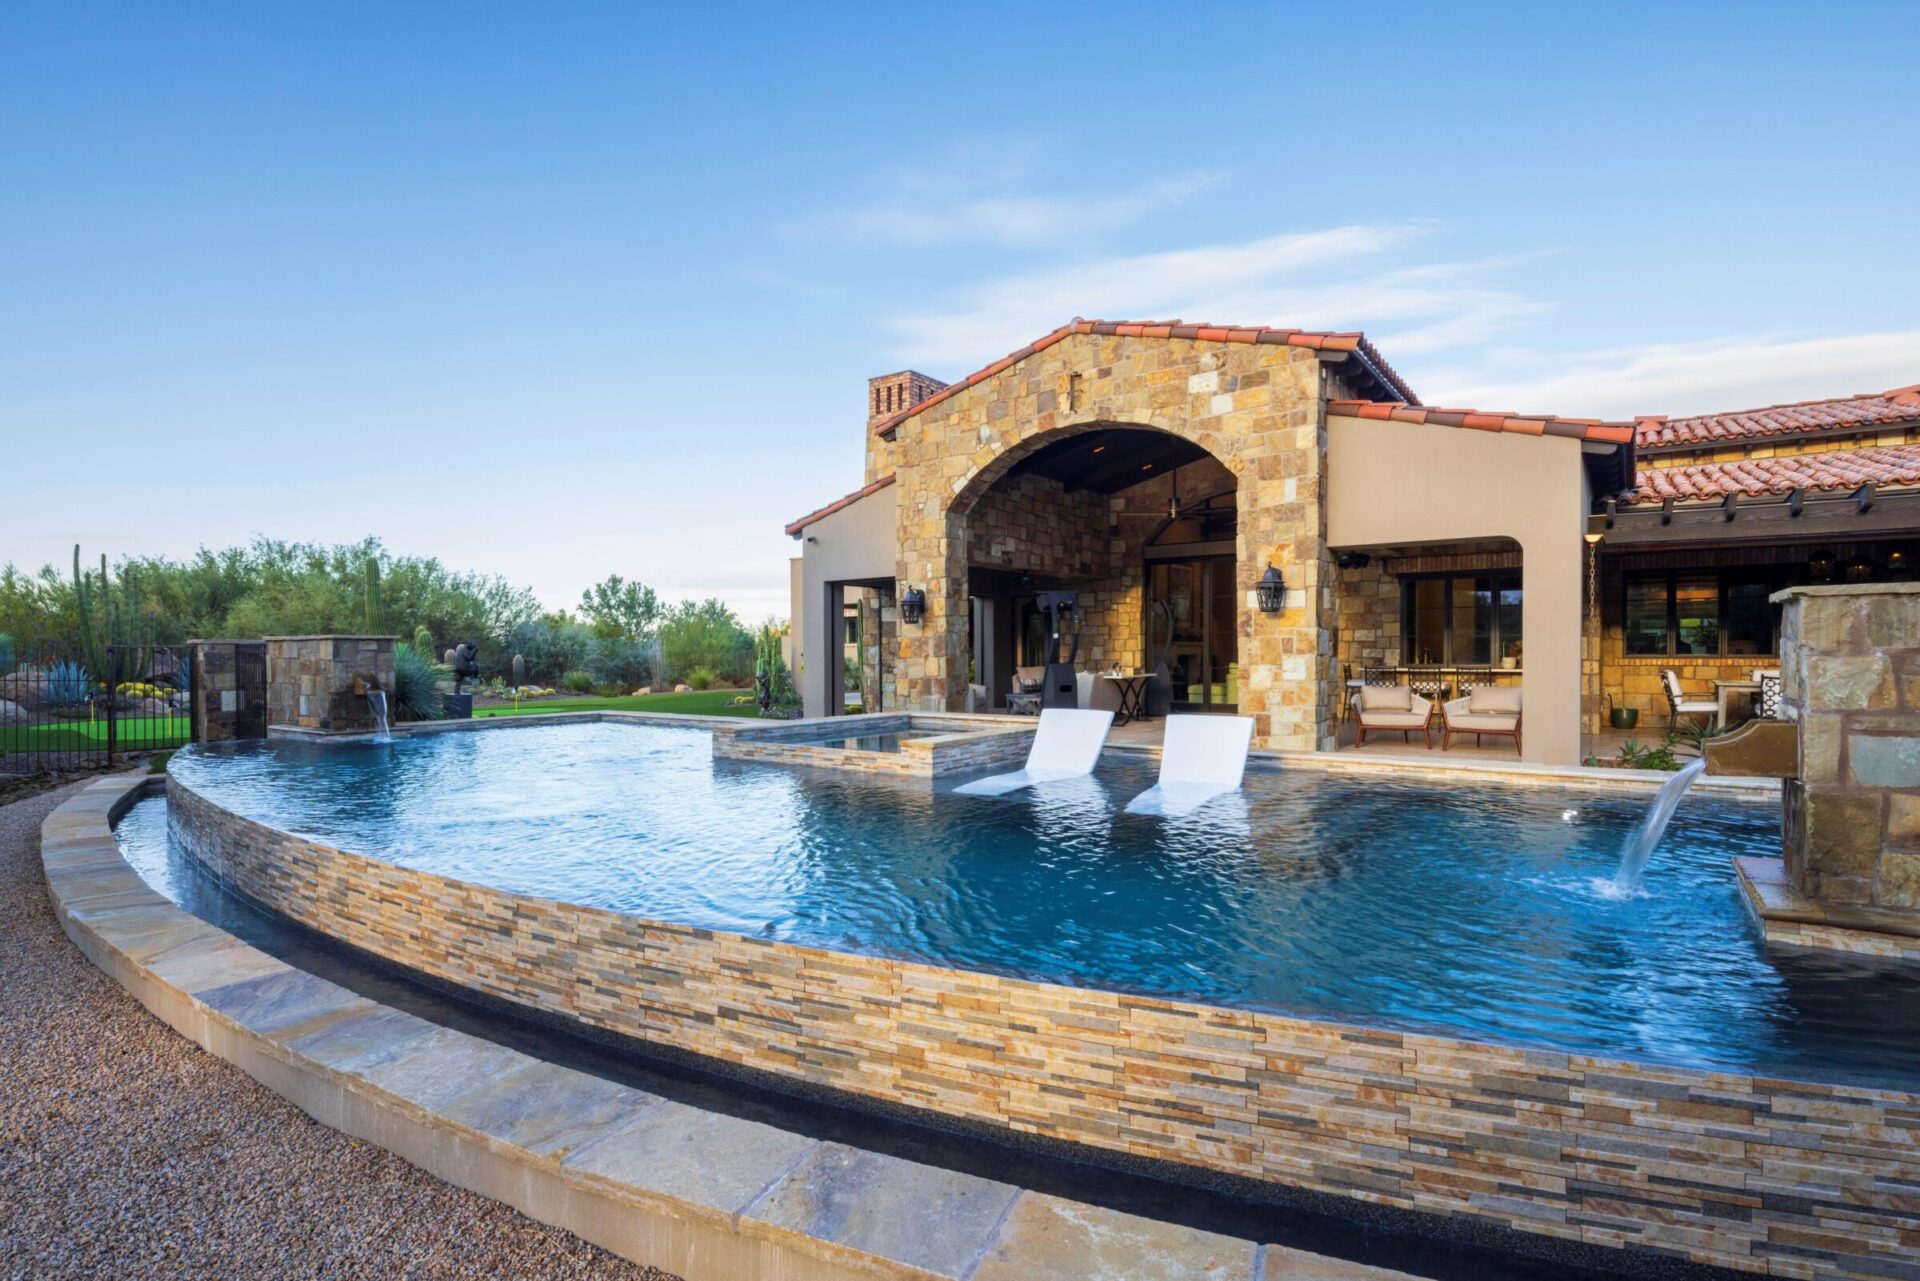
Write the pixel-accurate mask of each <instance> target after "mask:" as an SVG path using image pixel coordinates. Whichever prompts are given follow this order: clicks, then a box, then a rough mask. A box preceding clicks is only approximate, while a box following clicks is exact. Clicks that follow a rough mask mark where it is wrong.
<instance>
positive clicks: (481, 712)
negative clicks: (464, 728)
mask: <svg viewBox="0 0 1920 1281" xmlns="http://www.w3.org/2000/svg"><path fill="white" fill-rule="evenodd" d="M747 692H750V691H744V690H737V689H707V690H695V691H694V692H692V693H691V694H643V695H640V696H638V697H636V696H634V695H632V694H623V695H621V696H619V697H617V698H530V699H527V700H525V701H524V702H522V703H521V704H520V706H519V707H511V706H507V707H476V708H474V709H473V714H474V715H475V716H536V715H539V714H541V713H543V712H544V713H552V712H678V713H680V714H681V715H683V716H758V715H760V708H759V707H758V706H757V705H755V704H753V703H748V704H747V705H746V706H744V707H729V706H728V704H729V703H731V702H732V701H733V700H734V699H736V698H738V697H740V696H741V694H743V693H747Z"/></svg>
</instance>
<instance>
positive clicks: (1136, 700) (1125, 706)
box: [1100, 672, 1153, 725]
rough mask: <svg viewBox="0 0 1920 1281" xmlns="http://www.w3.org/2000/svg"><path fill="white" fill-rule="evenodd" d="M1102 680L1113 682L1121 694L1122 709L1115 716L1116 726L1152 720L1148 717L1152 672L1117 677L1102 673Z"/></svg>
mask: <svg viewBox="0 0 1920 1281" xmlns="http://www.w3.org/2000/svg"><path fill="white" fill-rule="evenodd" d="M1100 679H1101V680H1103V681H1112V682H1113V683H1114V686H1115V688H1117V689H1118V690H1119V693H1120V708H1119V710H1118V711H1116V712H1115V713H1114V714H1113V723H1114V724H1115V725H1127V724H1130V723H1132V722H1133V721H1147V720H1152V719H1153V718H1152V717H1151V716H1148V715H1147V682H1148V681H1150V680H1152V679H1153V674H1152V673H1151V672H1135V673H1133V674H1131V675H1122V676H1115V675H1110V674H1108V673H1105V672H1103V673H1101V675H1100Z"/></svg>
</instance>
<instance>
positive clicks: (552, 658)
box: [507, 615, 594, 683]
mask: <svg viewBox="0 0 1920 1281" xmlns="http://www.w3.org/2000/svg"><path fill="white" fill-rule="evenodd" d="M507 641H508V644H507V648H508V650H509V652H510V653H514V654H519V655H520V656H521V657H523V658H524V659H526V663H527V680H528V681H529V682H532V683H546V682H557V681H559V680H560V678H561V677H563V676H565V675H566V674H567V673H568V672H575V671H581V670H584V669H585V668H586V666H587V663H588V661H589V660H590V659H591V658H592V656H593V648H594V636H593V631H592V629H591V628H589V627H587V626H585V625H584V624H581V623H576V622H570V621H568V620H567V619H566V618H565V617H563V616H559V615H553V616H548V617H544V618H536V619H534V620H533V621H532V622H527V623H522V624H520V626H518V627H516V628H514V629H513V632H512V634H511V635H510V636H509V637H508V638H507Z"/></svg>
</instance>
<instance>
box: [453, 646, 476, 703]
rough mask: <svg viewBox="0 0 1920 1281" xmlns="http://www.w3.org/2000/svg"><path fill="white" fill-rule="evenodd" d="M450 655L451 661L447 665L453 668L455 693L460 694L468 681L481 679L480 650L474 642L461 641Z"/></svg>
mask: <svg viewBox="0 0 1920 1281" xmlns="http://www.w3.org/2000/svg"><path fill="white" fill-rule="evenodd" d="M448 654H449V656H450V658H451V661H450V662H449V663H448V664H447V665H448V666H449V667H451V668H453V692H454V693H456V694H459V693H461V692H463V687H464V686H465V684H466V683H467V682H468V681H470V680H478V679H479V677H480V663H479V660H478V657H477V656H478V654H479V650H477V649H476V648H475V647H474V644H473V642H472V641H461V642H460V643H459V644H458V645H455V646H454V647H453V648H452V649H451V650H449V651H448Z"/></svg>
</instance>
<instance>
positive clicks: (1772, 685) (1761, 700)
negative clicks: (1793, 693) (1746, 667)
mask: <svg viewBox="0 0 1920 1281" xmlns="http://www.w3.org/2000/svg"><path fill="white" fill-rule="evenodd" d="M1753 679H1754V680H1756V681H1758V682H1759V683H1760V692H1759V693H1758V694H1755V695H1754V696H1753V714H1754V715H1755V716H1758V717H1761V718H1762V719H1764V720H1769V721H1777V720H1779V719H1780V669H1779V668H1777V667H1762V668H1756V669H1754V673H1753Z"/></svg>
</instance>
